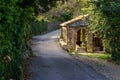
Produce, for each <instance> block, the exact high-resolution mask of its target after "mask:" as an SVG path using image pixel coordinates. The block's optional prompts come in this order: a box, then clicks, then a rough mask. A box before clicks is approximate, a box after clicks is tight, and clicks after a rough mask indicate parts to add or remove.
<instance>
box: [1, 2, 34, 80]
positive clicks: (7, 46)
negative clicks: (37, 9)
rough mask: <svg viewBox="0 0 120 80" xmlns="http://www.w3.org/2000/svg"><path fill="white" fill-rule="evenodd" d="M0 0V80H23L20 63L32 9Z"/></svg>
mask: <svg viewBox="0 0 120 80" xmlns="http://www.w3.org/2000/svg"><path fill="white" fill-rule="evenodd" d="M20 3H22V1H21V0H20V1H19V0H0V80H10V79H13V80H23V71H22V62H23V52H24V50H25V49H24V46H25V37H26V36H28V35H27V34H26V31H27V29H28V28H29V26H28V22H29V21H28V20H30V19H31V17H32V15H31V12H32V8H30V7H28V6H27V7H24V8H22V7H21V5H19V4H20Z"/></svg>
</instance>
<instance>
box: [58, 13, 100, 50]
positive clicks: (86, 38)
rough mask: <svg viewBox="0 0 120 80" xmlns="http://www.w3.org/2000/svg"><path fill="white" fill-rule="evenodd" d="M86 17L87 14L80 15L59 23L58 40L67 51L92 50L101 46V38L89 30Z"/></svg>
mask: <svg viewBox="0 0 120 80" xmlns="http://www.w3.org/2000/svg"><path fill="white" fill-rule="evenodd" d="M88 18H89V16H88V15H81V16H78V17H76V18H74V19H71V20H69V21H67V22H64V23H62V24H60V26H61V37H60V41H61V42H62V45H63V46H65V48H66V49H67V50H68V51H79V52H93V51H94V50H95V49H96V50H100V47H102V40H101V39H100V38H94V34H93V33H92V32H91V31H90V30H89V23H88V22H87V21H86V20H85V19H88ZM63 43H64V44H63ZM101 50H102V49H101Z"/></svg>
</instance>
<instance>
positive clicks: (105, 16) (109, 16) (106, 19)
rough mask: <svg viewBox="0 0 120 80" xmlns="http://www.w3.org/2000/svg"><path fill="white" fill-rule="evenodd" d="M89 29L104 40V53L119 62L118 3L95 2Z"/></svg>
mask: <svg viewBox="0 0 120 80" xmlns="http://www.w3.org/2000/svg"><path fill="white" fill-rule="evenodd" d="M92 3H93V4H94V6H93V8H94V10H93V11H94V13H93V14H92V15H93V16H92V25H91V28H92V29H93V30H95V31H98V32H99V33H100V36H101V37H102V38H103V39H104V46H105V48H106V49H107V50H106V51H108V52H110V53H111V54H112V59H113V60H115V61H116V60H120V36H119V33H120V18H119V17H120V1H119V0H115V1H114V0H110V1H106V0H95V1H92Z"/></svg>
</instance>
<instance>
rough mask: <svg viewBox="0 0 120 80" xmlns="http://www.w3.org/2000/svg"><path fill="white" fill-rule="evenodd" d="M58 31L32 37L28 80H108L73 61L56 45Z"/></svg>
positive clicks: (79, 62)
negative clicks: (32, 56) (32, 54)
mask: <svg viewBox="0 0 120 80" xmlns="http://www.w3.org/2000/svg"><path fill="white" fill-rule="evenodd" d="M59 35H60V30H56V31H53V32H50V33H48V34H44V35H42V36H34V37H33V45H32V49H33V52H34V54H35V55H36V57H35V58H33V59H32V61H31V64H30V66H29V72H31V73H32V76H31V77H30V80H108V79H107V78H106V77H105V76H103V75H101V74H100V73H98V72H97V71H95V70H94V69H92V67H90V66H89V65H86V64H85V63H83V62H81V61H78V60H76V59H74V58H73V57H72V56H70V55H69V54H68V53H67V52H66V51H64V50H63V49H62V48H61V47H60V46H59V43H58V36H59Z"/></svg>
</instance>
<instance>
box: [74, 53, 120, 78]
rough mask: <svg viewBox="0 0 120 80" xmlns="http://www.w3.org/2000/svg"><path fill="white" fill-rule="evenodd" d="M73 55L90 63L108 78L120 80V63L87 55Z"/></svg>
mask: <svg viewBox="0 0 120 80" xmlns="http://www.w3.org/2000/svg"><path fill="white" fill-rule="evenodd" d="M72 56H73V57H74V58H76V59H77V60H80V61H82V62H83V63H85V64H88V65H90V66H91V67H92V68H93V69H95V70H96V71H98V72H99V73H101V74H103V75H105V76H106V77H107V78H108V79H110V80H120V65H117V64H114V63H112V62H108V61H104V60H99V59H96V58H90V57H87V56H77V55H72Z"/></svg>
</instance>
